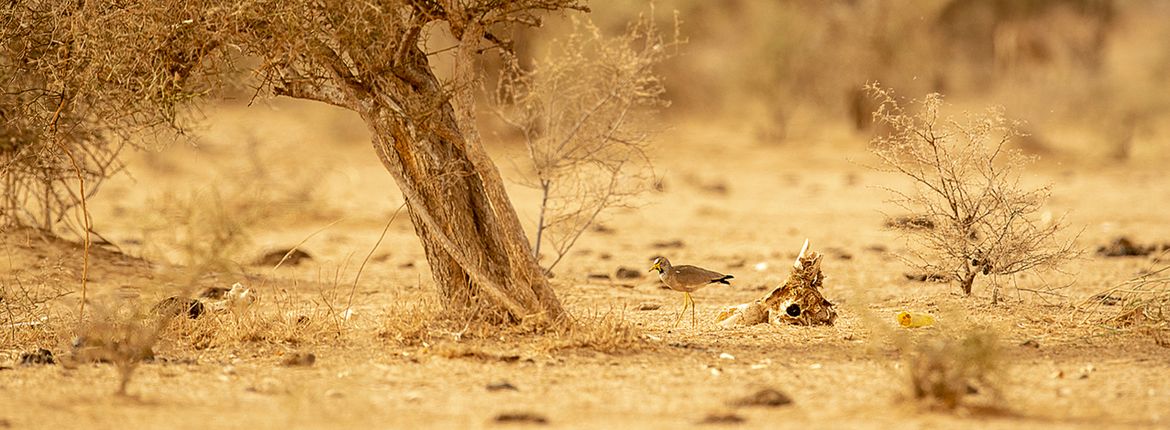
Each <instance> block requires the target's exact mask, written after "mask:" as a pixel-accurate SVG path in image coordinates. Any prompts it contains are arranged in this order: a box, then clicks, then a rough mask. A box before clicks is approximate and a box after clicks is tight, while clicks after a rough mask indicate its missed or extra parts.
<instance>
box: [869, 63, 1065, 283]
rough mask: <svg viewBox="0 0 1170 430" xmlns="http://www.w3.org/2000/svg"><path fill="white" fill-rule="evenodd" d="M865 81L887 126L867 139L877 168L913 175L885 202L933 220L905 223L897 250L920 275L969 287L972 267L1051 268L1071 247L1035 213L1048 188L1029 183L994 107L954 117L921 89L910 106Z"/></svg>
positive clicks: (1053, 223)
mask: <svg viewBox="0 0 1170 430" xmlns="http://www.w3.org/2000/svg"><path fill="white" fill-rule="evenodd" d="M866 89H867V90H868V91H869V92H870V93H871V94H872V95H873V97H874V98H875V99H877V100H878V101H879V102H880V105H879V107H878V109H877V111H875V112H874V118H875V120H877V121H880V122H881V123H884V124H885V125H886V126H888V127H889V129H890V134H888V135H886V136H881V137H877V138H875V139H874V140H873V141H872V142H871V150H872V152H873V153H874V154H875V155H876V156H877V157H878V158H879V159H880V160H881V161H882V165H881V166H880V167H878V169H879V170H882V171H886V172H893V173H898V174H900V175H902V176H904V177H906V178H908V179H910V180H912V182H913V186H912V188H909V189H907V190H904V191H903V190H890V191H891V192H892V193H893V194H894V195H895V196H896V197H895V198H894V200H893V202H894V203H895V204H897V205H899V206H901V207H902V208H903V209H905V210H907V211H909V212H910V213H911V216H912V217H914V218H915V219H919V220H925V221H927V222H929V224H930V225H932V226H933V227H932V228H917V227H915V228H904V229H901V230H902V231H903V232H904V233H906V234H907V235H908V237H909V238H911V239H912V240H910V245H911V251H910V255H908V256H905V257H906V259H907V260H908V261H909V262H910V263H911V264H913V265H915V266H917V267H918V268H919V269H921V270H922V271H923V272H926V273H949V274H951V275H952V277H953V279H952V280H953V281H954V282H956V283H957V284H958V286H959V288H961V289H962V291H963V293H965V294H970V293H971V288H972V285H973V284H974V281H975V277H976V276H978V275H988V276H998V275H1010V274H1014V273H1018V272H1023V271H1028V270H1032V269H1037V268H1054V267H1056V266H1057V265H1058V264H1060V263H1061V262H1063V261H1066V260H1068V259H1069V258H1072V257H1074V256H1076V255H1078V254H1079V251H1078V250H1077V249H1075V248H1074V247H1073V241H1072V240H1067V241H1066V240H1063V239H1062V238H1061V237H1060V233H1061V231H1062V228H1063V224H1062V222H1061V220H1060V219H1052V217H1051V216H1050V215H1047V216H1041V214H1040V212H1041V210H1042V208H1043V205H1044V204H1045V202H1046V201H1047V199H1048V196H1049V188H1048V187H1042V188H1036V189H1029V188H1026V187H1025V186H1023V185H1022V184H1021V183H1020V170H1021V169H1022V168H1023V167H1024V166H1025V165H1027V163H1028V162H1029V161H1030V160H1029V159H1028V158H1027V157H1025V156H1023V155H1022V154H1020V153H1019V152H1017V151H1013V150H1011V149H1009V148H1007V147H1006V146H1005V145H1006V144H1007V143H1008V142H1009V141H1010V140H1011V139H1012V138H1013V137H1015V136H1018V135H1019V134H1018V132H1017V131H1016V130H1017V124H1016V123H1015V122H1013V121H1009V120H1008V119H1006V118H1005V117H1004V116H1003V112H1002V111H1001V110H999V109H989V110H988V111H987V112H985V113H983V114H981V115H968V116H966V117H965V118H962V119H956V118H952V117H946V116H943V115H942V108H943V99H942V96H941V95H939V94H930V95H928V96H926V98H924V99H923V100H921V101H916V102H914V103H917V104H920V106H919V109H920V110H919V112H917V113H909V112H907V111H906V110H905V109H904V107H903V106H902V105H901V104H900V103H899V101H898V100H897V99H896V98H895V97H894V93H893V92H892V91H891V90H888V89H885V88H882V87H880V86H878V85H876V84H872V85H868V86H867V87H866Z"/></svg>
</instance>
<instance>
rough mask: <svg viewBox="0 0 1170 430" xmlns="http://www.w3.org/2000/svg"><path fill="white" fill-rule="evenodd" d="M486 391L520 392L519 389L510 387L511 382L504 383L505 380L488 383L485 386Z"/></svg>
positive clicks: (513, 386)
mask: <svg viewBox="0 0 1170 430" xmlns="http://www.w3.org/2000/svg"><path fill="white" fill-rule="evenodd" d="M487 390H488V391H504V390H507V391H520V389H519V388H516V386H515V385H512V383H511V382H508V381H505V380H502V379H501V380H499V381H496V382H492V383H490V384H487Z"/></svg>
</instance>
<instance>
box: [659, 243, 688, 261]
mask: <svg viewBox="0 0 1170 430" xmlns="http://www.w3.org/2000/svg"><path fill="white" fill-rule="evenodd" d="M650 246H653V247H655V248H658V249H678V248H682V247H685V246H686V244H685V243H683V241H682V240H680V239H674V240H663V241H658V242H654V243H652V244H650ZM651 260H653V258H652V259H651Z"/></svg>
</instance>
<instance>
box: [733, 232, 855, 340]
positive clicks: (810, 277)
mask: <svg viewBox="0 0 1170 430" xmlns="http://www.w3.org/2000/svg"><path fill="white" fill-rule="evenodd" d="M822 257H823V256H822V255H821V254H820V253H819V252H816V251H809V250H808V241H807V240H806V241H805V242H804V247H803V248H802V249H801V251H800V254H799V255H798V256H797V257H796V261H795V262H794V263H793V264H792V273H791V274H789V275H788V279H787V280H786V281H784V284H782V285H780V286H779V287H777V288H776V289H774V290H772V291H771V292H769V293H768V294H767V295H765V296H764V297H761V298H760V299H759V300H756V301H754V302H751V303H744V304H741V305H737V306H732V307H729V308H727V309H724V310H723V312H720V314H719V317H718V318H717V321H718V322H719V325H721V326H723V327H732V326H736V325H741V326H742V325H755V324H762V323H765V322H766V323H770V324H793V325H805V326H809V325H821V324H824V325H832V324H833V322H834V321H836V320H837V311H836V310H835V309H833V304H832V303H831V302H829V301H828V300H827V299H825V297H824V296H823V295H821V291H820V288H821V284H822V282H823V281H824V278H825V276H824V274H823V273H821V259H822Z"/></svg>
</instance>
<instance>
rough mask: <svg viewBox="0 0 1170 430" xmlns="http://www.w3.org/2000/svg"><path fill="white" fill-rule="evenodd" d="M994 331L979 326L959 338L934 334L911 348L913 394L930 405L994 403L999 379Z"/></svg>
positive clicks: (911, 393)
mask: <svg viewBox="0 0 1170 430" xmlns="http://www.w3.org/2000/svg"><path fill="white" fill-rule="evenodd" d="M997 342H998V340H997V337H996V336H995V334H994V333H993V332H991V331H989V330H986V329H976V330H972V331H971V332H969V333H966V334H965V335H964V336H961V337H959V338H957V339H949V338H942V337H931V338H928V339H923V340H922V341H921V342H919V343H917V344H915V345H914V346H912V347H911V348H910V351H909V354H908V355H907V356H908V365H907V369H908V371H909V382H910V397H911V398H912V399H914V400H916V401H918V402H921V403H922V404H923V405H924V406H926V407H928V408H931V409H943V410H954V409H957V408H959V407H961V406H983V407H994V406H995V405H994V403H995V402H996V401H997V400H998V393H999V391H998V382H999V379H1000V376H1001V375H1000V372H1001V369H1000V360H999V348H998V345H997Z"/></svg>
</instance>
